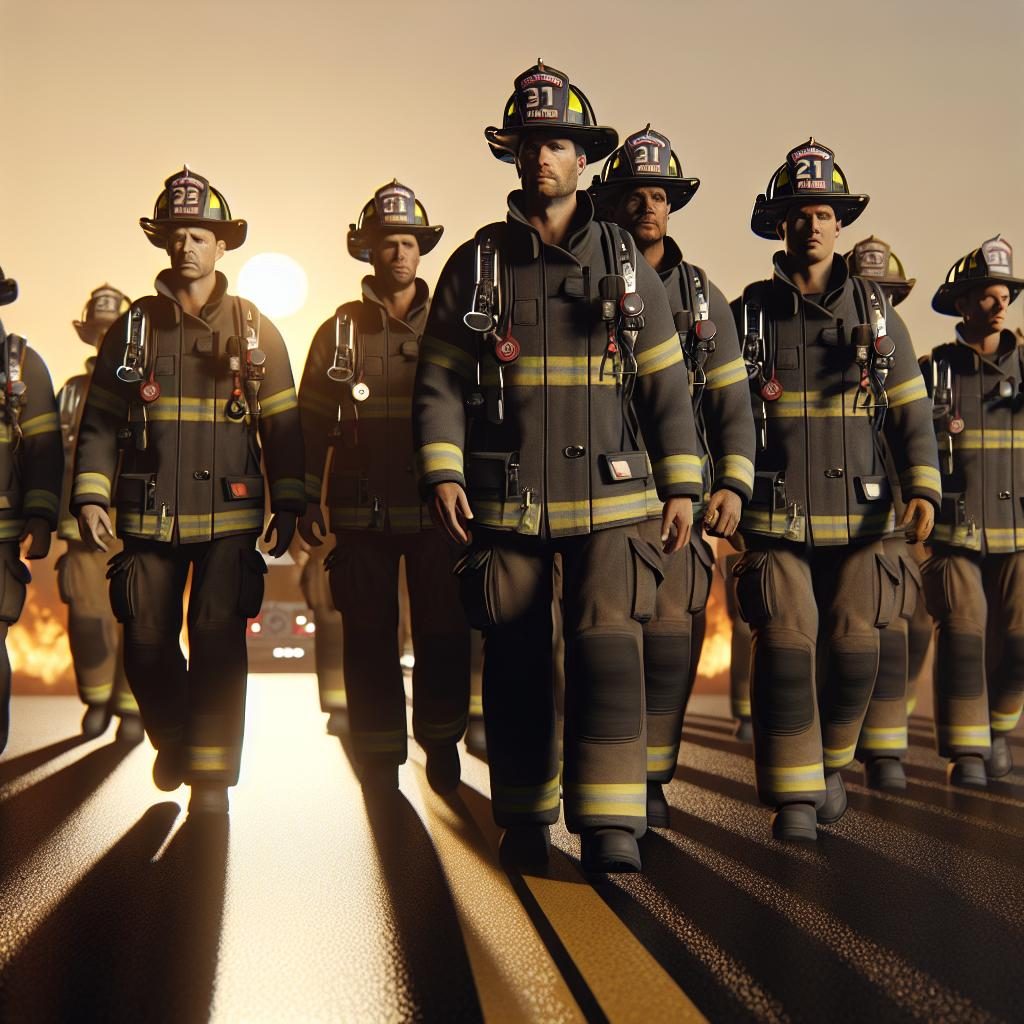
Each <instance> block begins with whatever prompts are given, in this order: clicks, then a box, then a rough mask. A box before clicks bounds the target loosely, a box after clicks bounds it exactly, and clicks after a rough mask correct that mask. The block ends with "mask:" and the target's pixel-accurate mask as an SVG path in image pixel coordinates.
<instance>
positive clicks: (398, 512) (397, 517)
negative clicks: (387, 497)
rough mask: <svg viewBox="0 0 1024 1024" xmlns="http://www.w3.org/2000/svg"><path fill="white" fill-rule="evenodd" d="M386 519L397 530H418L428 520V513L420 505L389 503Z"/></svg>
mask: <svg viewBox="0 0 1024 1024" xmlns="http://www.w3.org/2000/svg"><path fill="white" fill-rule="evenodd" d="M388 521H389V522H390V523H391V525H392V527H393V528H394V529H397V530H412V529H417V530H418V529H419V528H420V526H421V525H422V524H423V523H424V522H429V521H430V513H429V512H427V511H426V509H424V508H423V506H422V505H389V506H388Z"/></svg>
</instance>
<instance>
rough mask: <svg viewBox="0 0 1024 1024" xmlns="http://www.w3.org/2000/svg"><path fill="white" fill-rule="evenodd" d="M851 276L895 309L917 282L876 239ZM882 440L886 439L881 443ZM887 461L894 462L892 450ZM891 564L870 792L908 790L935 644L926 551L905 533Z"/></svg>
mask: <svg viewBox="0 0 1024 1024" xmlns="http://www.w3.org/2000/svg"><path fill="white" fill-rule="evenodd" d="M843 258H844V259H845V260H846V265H847V267H848V268H849V270H850V276H851V277H855V278H861V279H863V280H864V281H867V282H874V284H876V285H877V286H878V287H879V288H880V289H881V290H882V292H884V294H885V296H886V298H887V299H888V300H889V302H890V303H891V304H892V305H893V306H894V307H895V306H898V305H899V304H900V303H901V302H902V301H903V300H904V299H905V298H906V297H907V296H908V295H909V294H910V292H911V290H912V289H913V287H914V284H915V283H916V280H915V278H909V279H908V278H907V274H906V271H905V270H904V269H903V264H902V263H901V262H900V260H899V258H898V257H897V256H896V254H895V253H894V252H893V251H892V248H891V246H889V245H888V244H887V243H886V242H883V241H882V240H881V239H880V238H875V236H874V235H871V236H869V237H868V238H865V239H863V240H862V241H860V242H858V243H857V244H856V245H855V246H854V247H853V248H852V249H851V250H850V251H849V252H848V253H846V255H845V256H844V257H843ZM883 440H884V439H883ZM886 456H887V458H889V459H891V456H889V454H888V452H886ZM889 483H890V486H891V488H892V492H893V500H894V503H895V506H896V514H897V516H898V517H901V516H902V514H903V503H902V501H901V500H900V495H899V480H898V479H897V478H896V475H895V474H894V473H893V472H891V471H890V472H889ZM882 543H883V545H884V546H885V553H886V555H888V557H889V560H890V562H891V563H892V564H893V565H894V566H896V567H897V569H898V571H899V576H900V581H899V609H900V614H899V615H896V616H894V617H893V619H892V621H891V622H890V623H889V625H888V626H886V627H885V628H884V629H882V630H881V631H880V632H879V636H878V640H879V658H878V677H877V679H876V680H875V689H874V693H873V694H872V697H871V703H870V704H869V705H868V710H867V714H866V716H865V718H864V726H863V728H862V729H861V734H860V740H859V741H858V744H857V757H858V759H859V760H860V761H862V762H863V763H864V774H865V781H866V783H867V785H868V786H869V787H870V788H872V789H887V790H903V789H906V788H907V779H906V774H905V773H904V770H903V761H904V759H905V758H906V756H907V743H908V733H907V716H908V715H909V708H910V702H911V699H912V695H913V681H914V680H915V679H916V678H917V675H918V674H919V673H920V671H921V667H922V664H923V662H924V659H925V657H926V655H927V653H928V645H929V644H930V642H931V635H932V625H931V619H930V618H929V616H928V614H927V611H926V610H925V606H924V598H923V596H922V594H921V570H920V567H919V566H920V563H921V562H922V561H924V558H925V554H924V547H923V545H917V546H916V547H911V546H909V545H908V544H907V539H906V537H905V536H903V535H901V534H896V535H895V536H892V537H886V538H885V539H884V540H883V541H882ZM922 613H923V614H922Z"/></svg>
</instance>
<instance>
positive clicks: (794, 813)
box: [772, 804, 818, 842]
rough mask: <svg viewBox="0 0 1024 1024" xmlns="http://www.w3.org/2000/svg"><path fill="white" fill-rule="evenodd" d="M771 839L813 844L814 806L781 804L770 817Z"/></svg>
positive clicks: (815, 836) (816, 822)
mask: <svg viewBox="0 0 1024 1024" xmlns="http://www.w3.org/2000/svg"><path fill="white" fill-rule="evenodd" d="M772 838H773V839H778V840H779V841H780V842H799V841H803V842H814V841H815V840H817V838H818V818H817V815H816V814H815V813H814V804H782V805H781V806H779V807H776V808H775V813H774V814H773V815H772Z"/></svg>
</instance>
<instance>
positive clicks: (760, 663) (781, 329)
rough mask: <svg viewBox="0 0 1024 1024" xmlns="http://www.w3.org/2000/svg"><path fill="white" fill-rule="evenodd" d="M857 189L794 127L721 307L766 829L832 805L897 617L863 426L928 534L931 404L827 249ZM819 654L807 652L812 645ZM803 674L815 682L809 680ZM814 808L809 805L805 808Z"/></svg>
mask: <svg viewBox="0 0 1024 1024" xmlns="http://www.w3.org/2000/svg"><path fill="white" fill-rule="evenodd" d="M867 202H868V197H867V196H866V195H855V194H851V192H850V191H849V189H848V187H847V182H846V177H845V175H844V174H843V173H842V171H841V170H840V168H839V166H838V165H837V164H836V162H835V156H834V154H833V152H832V150H830V149H828V148H827V147H826V146H823V145H821V144H820V143H817V142H815V141H814V140H813V139H810V140H808V141H807V142H806V143H804V144H803V145H800V146H797V147H795V148H794V149H793V150H791V151H790V152H789V154H788V155H787V157H786V161H785V163H784V164H783V165H782V166H781V167H779V169H778V170H777V171H776V172H775V174H774V175H772V178H771V180H770V182H769V184H768V188H767V190H766V192H765V194H763V195H760V196H758V197H757V200H756V202H755V204H754V210H753V214H752V217H751V228H752V230H753V231H754V233H755V234H757V235H759V236H760V237H762V238H767V239H782V242H783V245H784V251H782V252H778V253H776V255H775V259H774V265H775V273H774V276H773V277H772V279H771V280H770V281H763V282H756V283H754V284H752V285H749V286H748V287H747V288H746V289H745V290H744V293H743V297H742V299H739V300H737V302H736V304H735V306H734V310H735V313H736V318H737V323H738V325H739V327H740V331H741V334H742V336H743V338H744V351H745V358H746V359H747V361H748V369H749V372H750V381H751V395H752V400H753V402H754V409H755V424H756V426H757V430H758V453H757V459H756V473H755V480H754V497H753V500H752V501H751V503H750V505H748V506H747V508H746V509H745V510H744V513H743V521H742V524H741V530H742V532H743V537H744V540H745V541H746V544H747V548H748V550H746V551H745V552H744V554H743V556H742V557H741V559H740V560H739V562H738V563H737V565H736V568H735V569H734V573H735V574H736V586H737V597H738V601H739V606H740V610H741V612H742V614H743V617H744V619H745V620H746V621H747V622H748V623H749V624H750V626H751V628H752V633H753V655H752V658H753V667H752V671H751V707H752V712H753V724H754V757H755V768H756V776H757V789H758V795H759V796H760V798H761V800H762V801H763V802H765V803H767V804H769V805H771V806H774V807H775V808H776V813H775V815H774V818H773V825H772V828H773V834H774V835H775V837H776V838H778V839H793V840H795V839H806V840H813V839H815V838H816V836H817V829H816V823H817V822H826V823H827V822H834V821H838V820H839V818H840V817H842V815H843V813H844V812H845V810H846V793H845V790H844V788H843V783H842V779H841V777H840V775H839V771H840V769H842V768H844V767H845V766H846V765H848V764H849V763H850V762H851V761H852V760H853V757H854V752H855V749H856V745H857V738H858V736H859V734H860V730H861V725H862V723H863V720H864V715H865V712H866V711H867V707H868V703H869V701H870V699H871V692H872V688H873V686H874V682H875V674H876V672H877V670H878V656H879V638H878V633H879V629H880V628H881V627H884V626H885V625H887V624H888V623H889V622H891V621H892V619H893V617H894V616H896V615H898V614H899V608H897V607H896V605H897V597H898V583H899V578H900V577H899V569H898V567H897V566H895V565H893V563H892V562H891V561H890V560H889V558H888V556H887V555H886V554H885V549H884V547H883V545H882V538H883V537H884V536H886V535H887V534H890V533H892V532H893V530H894V529H895V528H896V526H897V524H896V521H895V514H894V509H893V501H892V496H891V493H890V489H889V485H888V480H887V476H886V466H885V464H884V462H883V460H882V457H881V455H880V453H879V446H878V444H877V435H878V434H879V433H882V434H883V435H884V436H885V438H886V440H887V442H888V445H889V449H890V451H891V452H892V458H893V463H894V468H895V471H896V472H897V473H898V476H899V482H900V487H901V491H902V497H903V500H904V501H905V502H906V510H905V513H904V515H903V517H902V519H901V520H900V522H899V524H898V526H899V529H901V530H906V532H907V535H908V537H909V539H911V540H915V541H916V540H918V539H923V538H924V537H926V536H927V535H928V534H929V533H930V532H931V527H932V522H933V517H934V510H935V508H936V507H937V506H938V502H939V497H940V494H939V474H938V466H937V457H936V451H935V441H934V435H933V433H932V429H931V411H930V407H929V402H928V396H927V393H926V392H925V387H924V380H923V379H922V377H921V373H920V369H919V367H918V365H917V362H916V360H915V358H914V353H913V349H912V347H911V343H910V338H909V337H908V334H907V331H906V328H905V327H904V325H903V322H902V321H901V320H900V318H899V316H898V315H897V314H896V313H895V311H894V310H893V309H892V306H891V305H890V304H889V302H888V301H887V300H886V298H885V295H884V293H883V292H882V291H881V289H880V288H878V287H877V286H872V285H870V284H868V283H866V282H864V281H859V280H857V279H852V278H851V277H850V276H849V272H848V269H847V266H846V263H845V261H844V260H843V259H842V257H841V256H839V255H838V254H836V253H835V251H834V250H835V243H836V240H837V239H838V237H839V233H840V229H841V227H842V226H843V225H846V224H850V223H852V222H853V221H854V220H855V219H856V218H857V217H858V216H859V215H860V213H861V212H862V210H863V209H864V207H865V206H866V204H867ZM816 653H817V655H818V660H819V663H818V665H817V666H816V665H815V656H816ZM816 678H817V680H819V685H818V687H817V693H816V687H815V679H816ZM816 812H817V813H816Z"/></svg>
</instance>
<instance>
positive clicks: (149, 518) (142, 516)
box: [117, 512, 174, 541]
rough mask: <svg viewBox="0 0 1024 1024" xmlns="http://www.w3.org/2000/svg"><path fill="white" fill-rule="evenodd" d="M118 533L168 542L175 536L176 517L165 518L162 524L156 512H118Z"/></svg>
mask: <svg viewBox="0 0 1024 1024" xmlns="http://www.w3.org/2000/svg"><path fill="white" fill-rule="evenodd" d="M117 532H118V533H125V534H129V535H130V536H132V537H145V538H146V539H148V540H161V541H168V540H170V539H171V537H173V536H174V516H171V515H168V516H165V517H164V519H163V522H162V523H161V520H160V517H159V516H158V515H157V514H156V513H155V512H146V513H139V512H118V516H117Z"/></svg>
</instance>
